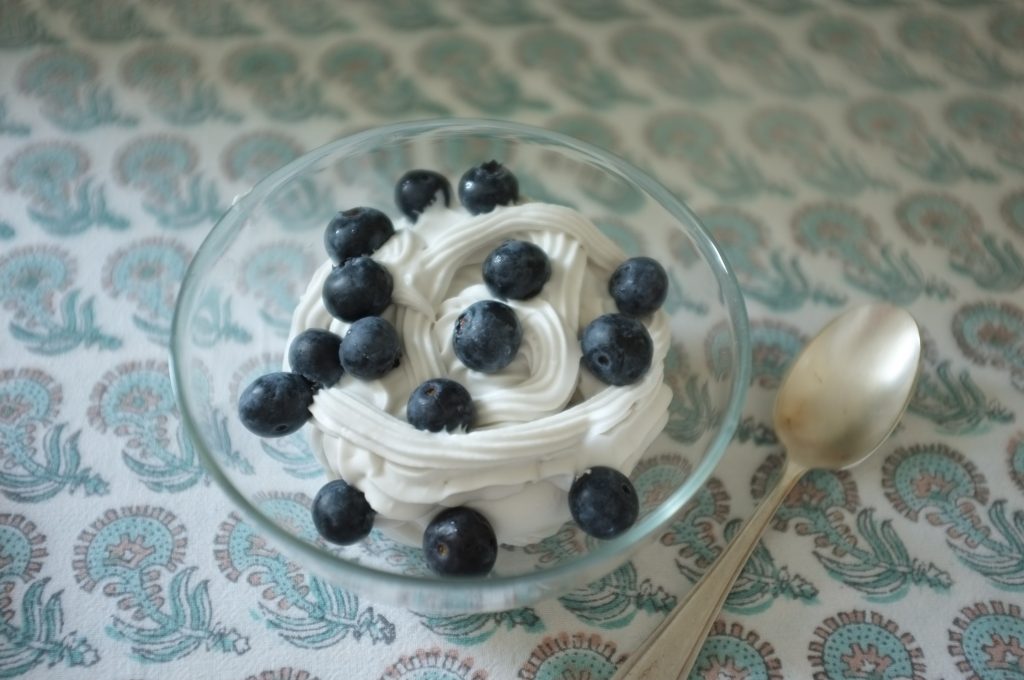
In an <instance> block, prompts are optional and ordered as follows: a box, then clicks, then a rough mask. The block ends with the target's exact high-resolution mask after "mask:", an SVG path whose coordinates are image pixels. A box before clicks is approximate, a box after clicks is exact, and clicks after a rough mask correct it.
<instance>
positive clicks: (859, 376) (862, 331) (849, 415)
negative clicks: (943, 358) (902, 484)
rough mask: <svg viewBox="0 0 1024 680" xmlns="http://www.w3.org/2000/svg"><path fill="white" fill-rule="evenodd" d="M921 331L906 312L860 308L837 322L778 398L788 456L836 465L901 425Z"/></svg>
mask: <svg viewBox="0 0 1024 680" xmlns="http://www.w3.org/2000/svg"><path fill="white" fill-rule="evenodd" d="M920 361H921V334H920V332H919V330H918V328H917V322H915V321H914V317H912V316H911V315H910V313H909V312H907V311H906V310H903V309H901V308H899V307H892V306H890V305H866V306H863V307H856V308H854V309H852V310H850V311H849V312H847V313H845V314H843V315H842V316H840V317H838V318H837V319H835V320H833V321H832V322H831V323H829V324H828V325H827V326H825V328H824V329H822V331H821V332H820V333H819V334H818V335H817V336H816V337H815V338H814V340H813V341H812V342H811V343H810V344H808V345H807V347H806V348H805V349H804V350H803V352H801V353H800V356H799V357H797V359H796V361H795V362H794V363H793V365H792V366H791V367H790V369H789V372H788V373H787V374H786V377H785V379H784V380H783V381H782V385H781V386H780V387H779V393H778V396H777V397H776V398H775V414H774V418H773V420H774V423H775V434H776V436H777V437H778V438H779V441H781V442H782V444H783V445H784V446H785V447H786V456H787V459H788V460H789V461H791V462H793V463H796V464H798V465H801V466H802V467H805V468H820V469H828V470H838V469H841V468H847V467H850V466H853V465H856V464H857V463H859V462H861V461H862V460H864V459H865V458H867V457H868V456H870V455H871V454H872V453H874V452H875V450H876V449H878V447H879V446H881V445H882V442H884V441H885V440H886V439H887V438H888V437H889V435H890V434H892V431H893V430H894V429H895V428H896V425H897V424H898V423H899V420H900V417H901V416H902V415H903V412H904V410H906V407H907V404H908V403H909V402H910V398H911V396H912V395H913V393H914V382H915V378H916V376H917V371H918V364H919V363H920Z"/></svg>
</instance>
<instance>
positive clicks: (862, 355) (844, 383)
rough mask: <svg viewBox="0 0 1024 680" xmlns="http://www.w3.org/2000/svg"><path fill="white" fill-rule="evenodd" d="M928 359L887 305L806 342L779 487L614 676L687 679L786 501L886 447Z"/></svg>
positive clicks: (780, 431) (787, 421) (788, 414)
mask: <svg viewBox="0 0 1024 680" xmlns="http://www.w3.org/2000/svg"><path fill="white" fill-rule="evenodd" d="M920 360H921V334H920V331H919V330H918V327H917V323H916V322H915V321H914V318H913V317H912V316H911V315H910V313H909V312H907V311H905V310H903V309H900V308H898V307H892V306H890V305H884V304H877V305H865V306H863V307H856V308H854V309H851V310H850V311H848V312H846V313H844V314H843V315H842V316H840V317H838V318H837V319H835V320H834V321H832V322H831V323H830V324H829V325H828V326H826V327H825V328H824V329H823V330H822V331H821V333H819V334H818V336H817V337H815V338H814V339H813V340H812V341H811V342H810V344H808V345H807V347H805V348H804V350H803V352H801V353H800V355H799V356H798V357H797V359H796V361H795V362H794V363H793V365H792V367H790V369H789V372H788V373H787V374H786V377H785V379H784V380H783V382H782V386H781V387H780V388H779V392H778V396H776V398H775V414H774V423H775V434H776V435H777V436H778V438H779V440H780V441H781V442H782V444H783V445H784V446H785V447H786V451H787V456H786V465H785V467H784V468H783V470H782V476H781V477H780V479H779V482H778V484H776V485H775V488H774V489H773V490H772V491H771V493H769V494H768V496H766V497H765V498H764V499H763V500H762V501H761V503H760V505H758V506H757V510H756V511H755V512H754V515H753V516H752V517H751V518H750V519H749V520H747V523H746V524H745V525H744V527H743V529H742V530H741V531H740V533H739V534H737V535H736V537H735V538H734V539H733V540H732V542H731V543H730V544H729V546H728V547H727V548H726V549H725V550H724V551H723V552H722V554H721V555H719V556H718V559H717V560H716V561H715V563H714V564H713V565H712V567H711V569H709V570H708V572H707V574H706V575H705V576H704V578H703V579H702V580H701V581H700V583H698V584H697V586H696V587H695V588H694V589H693V590H692V591H690V593H689V594H688V595H687V597H686V599H685V600H684V601H683V602H681V603H680V604H679V605H678V606H677V607H676V608H675V610H674V611H673V612H672V613H670V614H669V616H668V618H666V620H665V621H663V622H662V624H661V625H660V626H659V627H658V629H657V630H656V631H655V632H654V633H653V634H652V636H651V637H650V638H649V639H648V641H647V642H646V643H645V644H644V646H642V647H641V648H640V649H639V650H637V651H636V652H635V653H634V654H632V655H631V658H630V659H629V660H628V661H627V662H626V665H625V666H624V667H622V668H620V669H619V672H618V673H617V674H616V675H615V680H641V679H643V680H670V679H675V678H685V677H687V674H688V673H689V671H690V669H691V668H692V667H693V664H694V663H695V662H696V661H697V656H698V654H699V653H700V649H701V647H702V646H703V644H704V640H705V638H706V637H707V634H708V632H709V631H710V630H711V627H712V625H713V624H714V622H715V620H716V619H717V618H718V612H719V610H721V608H722V605H723V604H724V603H725V598H726V597H728V595H729V591H730V590H731V589H732V585H733V583H734V582H735V581H736V577H737V576H739V574H740V572H742V571H743V566H744V565H745V564H746V562H747V559H748V558H749V557H750V553H751V552H753V550H754V547H755V546H756V545H757V542H758V541H759V540H760V538H761V534H762V533H764V530H765V528H766V527H767V526H768V522H769V520H771V518H772V515H774V514H775V510H776V509H777V508H778V506H779V504H780V503H781V502H782V501H783V499H785V497H786V495H787V494H788V493H789V492H790V490H791V489H792V488H793V486H794V485H795V484H796V483H797V482H798V481H799V480H800V478H801V477H803V476H804V474H805V473H806V472H807V471H808V470H812V469H820V470H839V469H842V468H848V467H851V466H853V465H856V464H857V463H860V462H861V461H863V460H864V459H865V458H867V457H868V456H870V455H871V454H872V453H874V451H875V450H876V449H877V448H878V447H879V446H881V444H882V442H884V441H885V440H886V439H887V438H888V437H889V435H890V434H892V431H893V430H894V429H895V428H896V425H897V423H898V422H899V420H900V417H901V416H902V415H903V412H904V411H905V410H906V408H907V404H908V403H909V402H910V397H911V395H912V394H913V391H914V382H915V380H916V378H917V372H918V364H919V363H920Z"/></svg>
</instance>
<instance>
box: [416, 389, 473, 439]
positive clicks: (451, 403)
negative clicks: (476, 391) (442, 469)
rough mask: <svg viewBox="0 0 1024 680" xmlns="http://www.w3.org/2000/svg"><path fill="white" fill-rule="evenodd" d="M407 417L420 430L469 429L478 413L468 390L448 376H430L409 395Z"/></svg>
mask: <svg viewBox="0 0 1024 680" xmlns="http://www.w3.org/2000/svg"><path fill="white" fill-rule="evenodd" d="M405 417H406V419H407V420H408V421H409V423H410V424H411V425H412V426H413V427H415V428H416V429H417V430H429V431H430V432H440V431H441V430H447V431H448V432H451V431H452V430H463V431H465V430H468V429H469V428H470V427H471V426H472V424H473V418H475V417H476V409H475V408H474V406H473V398H472V397H470V396H469V390H467V389H466V388H465V387H463V386H462V385H460V384H459V383H457V382H455V381H454V380H448V379H447V378H434V379H433V380H427V381H426V382H424V383H423V384H421V385H420V386H419V387H417V388H416V389H415V390H413V392H412V394H411V395H410V396H409V403H408V404H406V407H405Z"/></svg>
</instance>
